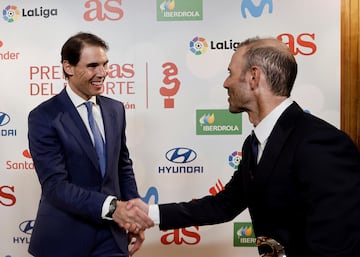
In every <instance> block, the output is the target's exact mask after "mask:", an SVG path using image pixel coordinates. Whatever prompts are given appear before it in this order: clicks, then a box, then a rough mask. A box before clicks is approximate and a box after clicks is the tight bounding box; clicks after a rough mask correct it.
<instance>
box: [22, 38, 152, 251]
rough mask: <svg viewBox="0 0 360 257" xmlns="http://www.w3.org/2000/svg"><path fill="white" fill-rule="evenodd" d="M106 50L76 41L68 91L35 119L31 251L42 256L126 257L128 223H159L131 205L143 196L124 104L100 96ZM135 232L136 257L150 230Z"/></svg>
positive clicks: (67, 64) (67, 66)
mask: <svg viewBox="0 0 360 257" xmlns="http://www.w3.org/2000/svg"><path fill="white" fill-rule="evenodd" d="M107 50H108V46H107V44H106V43H105V42H104V41H103V40H102V39H100V38H99V37H97V36H95V35H93V34H89V33H78V34H76V35H74V36H72V37H71V38H69V39H68V40H67V41H66V43H65V44H64V46H63V47H62V51H61V57H62V60H61V62H62V66H63V71H64V75H65V78H66V79H67V80H68V86H66V88H65V89H64V90H62V91H61V92H60V93H59V94H58V95H56V96H54V97H52V98H51V99H49V100H47V101H45V102H43V103H41V104H40V105H39V106H37V107H36V108H35V109H33V110H32V111H31V112H30V114H29V119H28V125H29V131H28V138H29V147H30V151H31V155H32V158H33V160H34V164H35V169H36V172H37V175H38V178H39V181H40V184H41V189H42V193H41V199H40V204H39V209H38V213H37V217H36V221H35V225H34V229H33V233H32V236H31V241H30V246H29V252H30V253H31V254H33V255H34V256H36V257H90V256H91V257H109V256H122V257H125V256H126V257H127V256H129V251H128V236H129V234H128V233H127V231H126V230H125V229H124V228H122V227H125V223H134V224H137V225H136V227H139V228H142V229H143V228H146V227H150V226H152V225H153V223H152V221H151V220H150V219H149V218H148V217H147V216H146V215H145V214H144V213H143V212H142V211H141V210H139V209H133V210H126V208H125V205H126V202H125V201H127V200H130V199H134V198H138V197H139V194H138V191H137V186H136V181H135V176H134V172H133V166H132V161H131V159H130V157H129V151H128V148H127V145H126V136H125V125H126V124H125V123H126V122H125V109H124V105H123V104H122V103H121V102H118V101H116V100H113V99H110V98H107V97H104V96H100V94H101V93H102V92H103V87H104V80H105V78H106V76H107V74H108V58H107V55H106V52H107ZM86 102H88V103H87V104H88V106H89V109H87V108H88V107H87V106H86V105H85V103H86ZM94 127H96V130H93V129H94ZM99 149H100V150H99ZM131 232H133V233H132V234H131V237H133V238H135V240H136V242H135V245H134V247H133V248H132V249H131V252H130V254H133V253H134V252H135V251H136V250H137V249H138V248H139V247H140V245H141V243H142V241H143V240H144V232H143V231H139V230H136V229H134V230H132V231H131Z"/></svg>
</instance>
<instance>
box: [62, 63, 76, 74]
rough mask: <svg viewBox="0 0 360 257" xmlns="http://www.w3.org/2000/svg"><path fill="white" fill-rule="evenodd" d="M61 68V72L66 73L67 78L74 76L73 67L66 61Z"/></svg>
mask: <svg viewBox="0 0 360 257" xmlns="http://www.w3.org/2000/svg"><path fill="white" fill-rule="evenodd" d="M62 66H63V70H64V71H65V72H66V74H67V75H68V76H72V75H74V69H73V67H74V66H72V65H71V64H70V63H69V61H68V60H64V61H63V63H62Z"/></svg>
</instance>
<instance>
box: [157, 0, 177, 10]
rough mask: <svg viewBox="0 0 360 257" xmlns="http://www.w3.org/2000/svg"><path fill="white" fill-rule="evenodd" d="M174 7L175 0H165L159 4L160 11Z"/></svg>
mask: <svg viewBox="0 0 360 257" xmlns="http://www.w3.org/2000/svg"><path fill="white" fill-rule="evenodd" d="M174 8H175V0H165V1H164V2H162V3H161V4H160V10H161V11H163V12H164V11H172V10H174Z"/></svg>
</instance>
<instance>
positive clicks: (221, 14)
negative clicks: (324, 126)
mask: <svg viewBox="0 0 360 257" xmlns="http://www.w3.org/2000/svg"><path fill="white" fill-rule="evenodd" d="M0 9H1V11H2V17H1V18H0V70H1V76H0V82H1V83H0V84H1V89H2V90H1V96H0V132H1V133H0V145H1V148H0V151H1V155H0V230H1V233H0V257H5V256H6V257H10V256H11V257H26V256H29V255H28V254H27V247H28V243H29V239H30V236H31V231H32V226H33V224H34V218H35V215H36V210H37V204H38V200H39V196H40V186H39V183H38V180H37V177H36V174H35V170H34V166H33V163H32V159H31V156H30V155H29V152H28V142H27V115H28V113H29V111H30V110H31V109H32V108H34V107H35V106H36V105H38V104H39V103H40V102H42V101H44V100H46V99H48V98H50V97H51V96H53V95H55V94H57V93H58V92H59V91H60V90H61V89H62V88H63V87H64V86H65V85H66V82H65V80H64V79H63V76H62V68H61V64H60V48H61V46H62V45H63V43H64V42H65V40H66V39H67V38H68V37H70V36H72V35H73V34H75V33H77V32H79V31H85V32H92V33H95V34H98V35H99V36H101V37H103V38H104V39H105V40H106V41H107V42H108V43H109V45H110V50H109V52H108V56H109V59H110V74H109V77H108V79H107V83H106V87H105V92H104V94H105V95H107V96H109V97H111V98H115V99H118V100H120V101H123V102H124V103H125V106H126V108H127V111H126V113H127V136H128V145H129V148H130V152H131V157H132V159H133V161H134V168H135V173H136V178H137V181H138V186H139V191H140V194H141V196H142V197H143V199H144V201H146V202H149V203H165V202H169V201H188V200H191V199H193V198H199V197H202V196H204V195H206V194H216V193H218V192H219V191H220V190H221V189H222V187H223V186H224V185H225V184H226V182H227V181H228V180H229V179H230V177H231V176H232V173H233V172H234V170H235V169H236V167H237V164H238V162H239V159H241V146H242V144H243V141H244V139H245V137H246V136H247V135H248V134H249V132H250V130H251V124H250V123H249V121H248V117H247V115H246V114H243V115H241V114H237V115H234V114H229V113H228V112H227V111H226V110H227V108H228V104H227V92H226V90H224V88H223V86H222V85H223V81H224V79H225V78H226V76H227V66H228V63H229V61H230V58H231V56H232V54H233V52H234V48H236V46H237V44H238V42H240V41H242V40H244V39H246V38H248V37H253V36H272V37H278V38H279V39H280V40H282V41H283V42H285V43H287V44H288V46H289V47H290V49H291V50H292V52H293V54H294V55H295V57H296V59H297V61H298V64H299V74H298V78H297V81H296V84H295V88H294V91H293V95H292V97H293V99H294V100H296V101H297V102H298V103H300V104H301V105H302V106H303V107H304V108H305V109H306V110H308V111H310V112H311V113H313V114H315V115H317V116H320V117H321V118H323V119H325V120H327V121H329V122H330V123H332V124H334V125H335V126H339V120H340V114H339V110H340V1H338V0H316V1H314V0H298V1H288V0H227V1H214V0H206V1H205V0H204V1H201V0H192V1H190V0H187V1H186V0H172V1H165V0H157V1H156V0H138V1H130V0H78V1H70V0H66V1H55V0H47V1H41V0H33V1H20V0H11V1H1V3H0ZM176 149H180V152H181V153H185V152H186V153H191V154H190V158H189V159H186V158H178V159H176V158H171V154H172V153H174V151H175V150H176ZM181 160H182V161H181ZM44 243H45V242H44ZM137 256H139V257H141V256H147V257H155V256H156V257H158V256H172V257H191V256H207V257H218V256H221V257H235V256H257V249H256V248H255V247H254V235H253V230H252V226H251V221H250V218H249V215H248V213H247V212H245V213H242V214H240V215H239V216H238V217H236V218H235V219H234V220H233V221H231V222H228V223H225V224H220V225H215V226H205V227H190V228H186V229H179V230H168V231H160V230H159V229H158V228H157V227H155V228H152V229H151V230H148V231H147V232H146V241H145V242H144V244H143V247H142V249H141V250H140V251H139V252H138V253H137Z"/></svg>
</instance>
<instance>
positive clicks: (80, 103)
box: [65, 86, 105, 140]
mask: <svg viewBox="0 0 360 257" xmlns="http://www.w3.org/2000/svg"><path fill="white" fill-rule="evenodd" d="M65 90H66V93H67V94H68V95H69V97H70V100H71V102H72V103H73V104H74V106H75V107H76V109H77V111H78V113H79V114H80V117H81V119H82V120H83V121H84V123H85V126H86V128H87V130H88V132H89V134H90V136H91V138H92V139H93V135H92V132H91V129H90V126H89V121H88V117H87V110H86V106H85V105H84V103H85V102H86V101H85V100H84V99H83V98H81V97H80V96H78V95H77V94H76V93H75V92H74V91H73V90H72V89H71V87H70V86H66V88H65ZM88 101H91V102H93V103H94V106H93V114H94V119H95V121H96V123H97V124H98V126H99V129H100V133H101V135H102V136H103V138H105V128H104V123H103V120H102V116H101V111H100V106H99V105H98V104H96V96H92V97H91V98H90V99H89V100H88ZM104 140H105V139H104Z"/></svg>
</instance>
